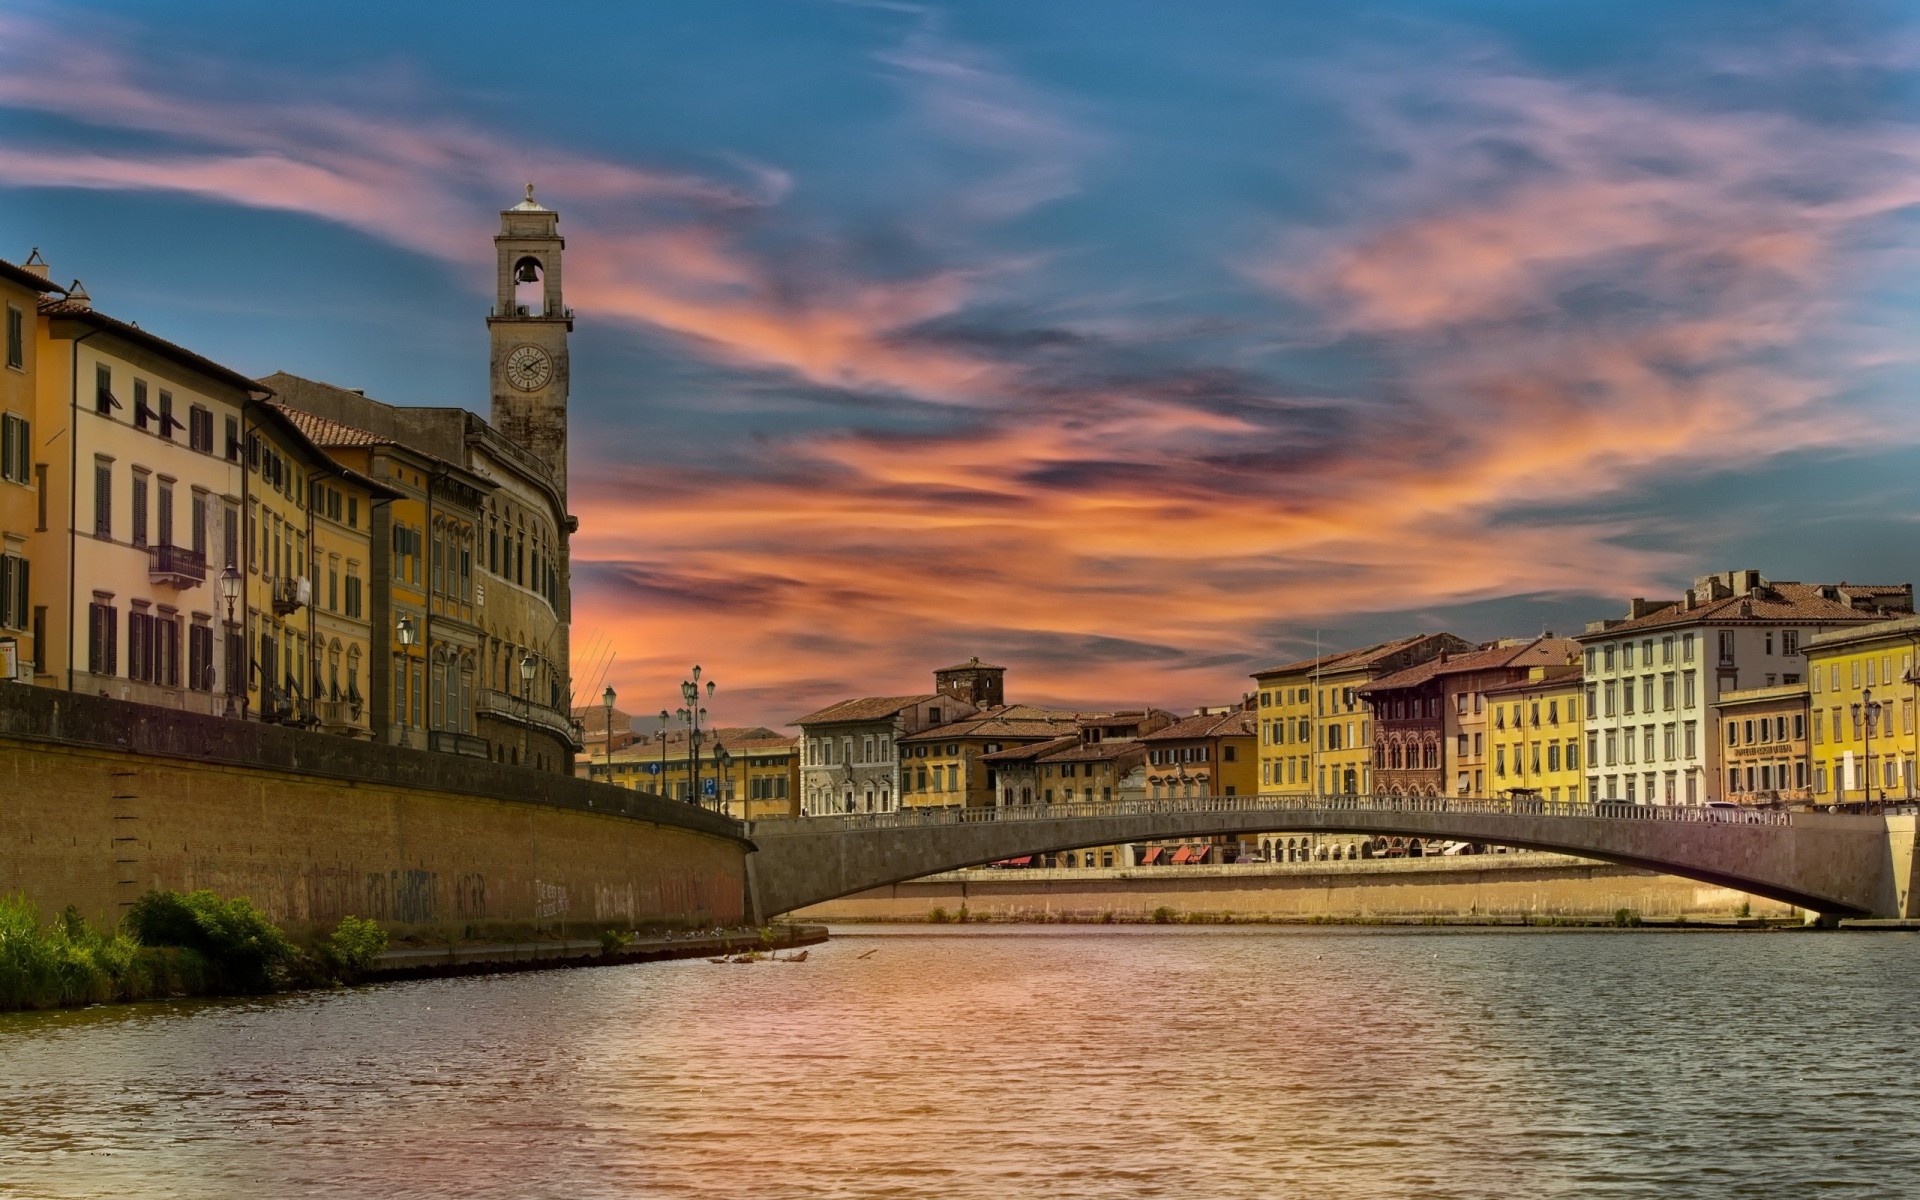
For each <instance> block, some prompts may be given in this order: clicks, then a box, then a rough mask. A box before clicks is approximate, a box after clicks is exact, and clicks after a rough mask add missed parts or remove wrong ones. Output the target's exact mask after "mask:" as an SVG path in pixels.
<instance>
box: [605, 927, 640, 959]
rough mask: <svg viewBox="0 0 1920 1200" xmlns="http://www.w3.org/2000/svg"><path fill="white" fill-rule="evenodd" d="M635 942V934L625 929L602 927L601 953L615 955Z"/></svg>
mask: <svg viewBox="0 0 1920 1200" xmlns="http://www.w3.org/2000/svg"><path fill="white" fill-rule="evenodd" d="M632 944H633V935H632V934H631V933H628V932H627V931H626V930H624V929H602V930H601V931H600V953H602V954H606V955H614V954H618V953H620V952H621V951H622V950H625V949H626V948H627V947H628V946H630V945H632Z"/></svg>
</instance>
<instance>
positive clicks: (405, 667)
mask: <svg viewBox="0 0 1920 1200" xmlns="http://www.w3.org/2000/svg"><path fill="white" fill-rule="evenodd" d="M395 633H396V635H397V636H398V637H399V638H400V670H401V671H402V675H401V678H402V679H403V680H404V679H405V678H406V675H405V674H404V673H405V672H407V671H411V670H412V669H413V642H414V638H415V636H416V635H415V633H414V629H413V616H412V614H410V613H401V614H400V624H399V626H398V627H397V628H396V629H395ZM400 694H401V695H406V694H407V692H406V689H404V688H403V689H401V692H400ZM394 715H395V716H397V717H398V718H399V719H400V744H401V745H402V746H410V745H412V743H411V742H409V741H408V740H407V707H406V705H404V704H402V705H400V711H399V712H398V713H396V714H394Z"/></svg>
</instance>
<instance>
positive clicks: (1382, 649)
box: [1253, 633, 1464, 679]
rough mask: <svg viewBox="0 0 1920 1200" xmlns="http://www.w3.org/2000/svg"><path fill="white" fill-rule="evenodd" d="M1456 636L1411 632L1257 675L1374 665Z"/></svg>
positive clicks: (1255, 676)
mask: <svg viewBox="0 0 1920 1200" xmlns="http://www.w3.org/2000/svg"><path fill="white" fill-rule="evenodd" d="M1452 637H1453V635H1452V634H1449V633H1414V634H1409V635H1407V636H1406V637H1403V638H1395V639H1394V640H1392V641H1390V642H1376V643H1375V644H1373V645H1371V646H1364V647H1362V648H1360V649H1358V650H1340V651H1337V652H1335V653H1333V654H1324V655H1321V656H1320V657H1319V658H1307V659H1302V660H1300V661H1299V662H1295V663H1288V664H1286V665H1285V666H1279V667H1268V668H1267V669H1266V670H1264V671H1255V672H1254V673H1253V677H1254V678H1255V679H1258V678H1260V677H1261V676H1263V675H1288V674H1292V673H1294V672H1297V671H1311V670H1314V669H1315V668H1318V669H1319V670H1321V671H1323V672H1325V671H1332V670H1342V671H1345V670H1352V669H1353V668H1355V667H1365V666H1371V665H1373V664H1374V663H1377V662H1379V661H1380V660H1381V659H1383V658H1391V657H1392V656H1393V655H1395V654H1398V653H1399V652H1400V651H1402V650H1405V649H1407V648H1408V647H1410V646H1414V645H1416V644H1418V643H1420V642H1422V641H1425V640H1426V639H1428V638H1452ZM1454 640H1455V641H1459V639H1458V638H1454ZM1462 644H1464V643H1462Z"/></svg>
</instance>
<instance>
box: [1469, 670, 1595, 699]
mask: <svg viewBox="0 0 1920 1200" xmlns="http://www.w3.org/2000/svg"><path fill="white" fill-rule="evenodd" d="M1586 674H1587V673H1586V672H1585V671H1583V670H1582V669H1581V668H1579V667H1568V668H1565V669H1563V670H1561V671H1560V672H1559V673H1558V674H1554V675H1543V676H1541V677H1540V678H1538V679H1515V680H1513V681H1511V682H1509V683H1496V684H1494V685H1492V686H1491V687H1484V688H1481V689H1480V694H1481V695H1482V696H1511V695H1519V694H1521V693H1523V692H1543V691H1546V690H1548V689H1549V688H1567V687H1570V688H1576V689H1577V688H1579V687H1581V686H1582V685H1584V684H1585V682H1586Z"/></svg>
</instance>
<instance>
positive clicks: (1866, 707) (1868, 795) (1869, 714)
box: [1853, 688, 1887, 803]
mask: <svg viewBox="0 0 1920 1200" xmlns="http://www.w3.org/2000/svg"><path fill="white" fill-rule="evenodd" d="M1886 707H1887V705H1885V704H1882V703H1881V702H1880V701H1878V700H1875V699H1874V698H1873V689H1872V688H1868V689H1867V690H1866V691H1864V692H1861V693H1860V703H1858V704H1856V705H1854V706H1853V712H1854V715H1855V716H1858V717H1865V718H1866V720H1867V786H1866V787H1864V788H1862V789H1861V798H1862V799H1864V800H1866V801H1867V802H1868V803H1872V801H1873V727H1874V725H1875V724H1876V723H1877V722H1878V721H1879V720H1880V710H1881V709H1883V708H1886Z"/></svg>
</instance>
